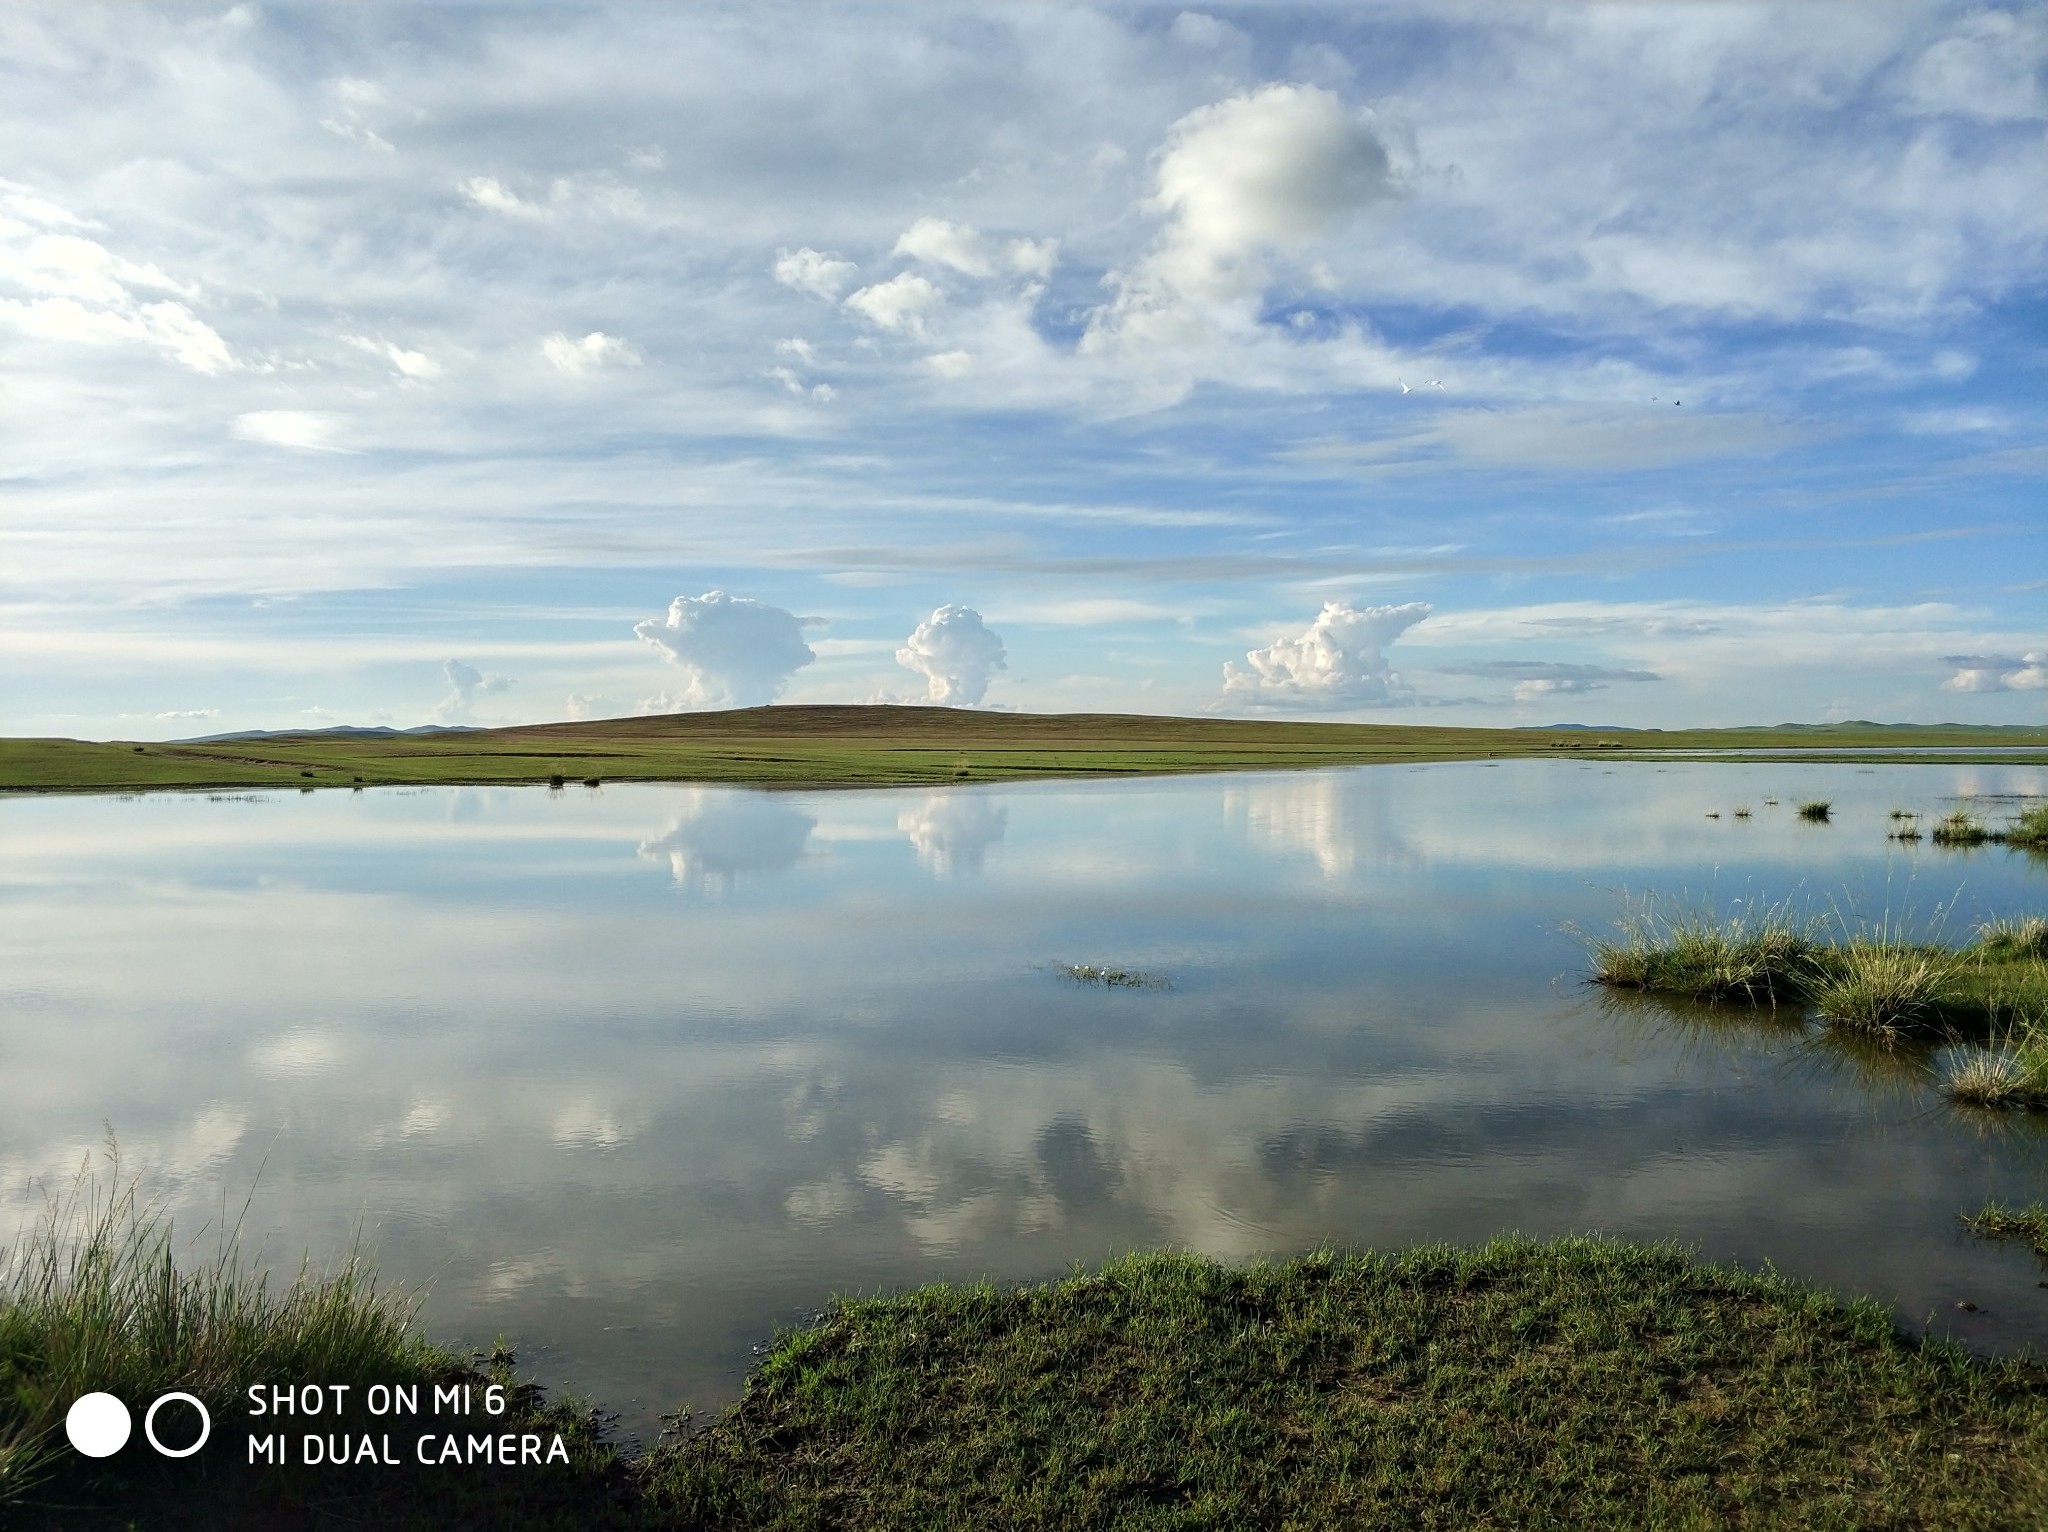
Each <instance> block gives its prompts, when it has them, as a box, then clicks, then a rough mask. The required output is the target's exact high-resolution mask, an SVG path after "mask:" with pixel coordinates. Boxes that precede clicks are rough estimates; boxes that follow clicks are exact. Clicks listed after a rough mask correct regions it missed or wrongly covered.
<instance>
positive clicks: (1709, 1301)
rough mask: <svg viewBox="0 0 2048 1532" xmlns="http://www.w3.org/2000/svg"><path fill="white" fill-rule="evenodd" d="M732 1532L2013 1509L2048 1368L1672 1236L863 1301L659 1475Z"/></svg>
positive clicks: (1818, 1523) (2030, 1500)
mask: <svg viewBox="0 0 2048 1532" xmlns="http://www.w3.org/2000/svg"><path fill="white" fill-rule="evenodd" d="M648 1492H649V1501H650V1505H651V1507H652V1508H653V1509H655V1510H657V1511H659V1512H661V1513H662V1514H664V1515H666V1516H670V1517H673V1518H674V1519H675V1520H676V1521H678V1522H681V1523H683V1524H698V1523H704V1524H713V1525H719V1526H731V1527H767V1526H789V1527H798V1526H803V1527H810V1526H819V1527H822V1526H834V1527H854V1528H877V1529H879V1528H894V1527H908V1526H935V1527H936V1526H1005V1527H1097V1526H1131V1527H1245V1526H1268V1527H1283V1526H1294V1527H1304V1528H1311V1527H1331V1526H1346V1527H1389V1528H1392V1527H1402V1528H1409V1527H1459V1528H1463V1527H1475V1526H1494V1527H1519V1526H1531V1527H1533V1526H1570V1527H1575V1528H1604V1527H1615V1528H1623V1527H1626V1528H1644V1527H1656V1526H1663V1527H1705V1526H1716V1527H1724V1526H1725V1527H1798V1528H1814V1527H1852V1526H1853V1527H1866V1528H1874V1527H1932V1526H1940V1527H1953V1528H1963V1527H2015V1526H2029V1525H2038V1524H2040V1522H2041V1520H2042V1518H2044V1517H2048V1377H2044V1375H2043V1373H2042V1371H2041V1369H2040V1368H2038V1367H2029V1366H2024V1365H2017V1364H2008V1365H1986V1364H1983V1363H1979V1362H1976V1361H1973V1360H1970V1359H1969V1358H1967V1357H1966V1356H1965V1355H1963V1354H1962V1353H1960V1352H1959V1351H1955V1350H1952V1349H1948V1348H1946V1347H1941V1346H1922V1345H1918V1344H1916V1343H1914V1342H1913V1341H1911V1340H1909V1339H1907V1338H1906V1337H1904V1336H1903V1335H1902V1334H1900V1333H1899V1332H1898V1331H1897V1330H1896V1329H1895V1328H1894V1326H1893V1324H1892V1322H1891V1320H1890V1318H1889V1316H1888V1315H1886V1314H1885V1313H1884V1312H1883V1311H1881V1310H1879V1309H1877V1308H1874V1307H1871V1306H1868V1305H1851V1306H1847V1307H1844V1306H1842V1305H1840V1304H1838V1303H1837V1302H1835V1301H1834V1300H1833V1299H1831V1298H1827V1297H1825V1296H1821V1295H1818V1294H1815V1293H1813V1292H1810V1291H1808V1290H1806V1289H1803V1288H1801V1287H1798V1286H1796V1285H1795V1284H1792V1283H1789V1282H1786V1281H1782V1280H1779V1279H1776V1278H1772V1277H1756V1276H1749V1275H1744V1274H1742V1273H1739V1272H1734V1271H1729V1270H1724V1269H1719V1268H1714V1267H1709V1266H1702V1265H1698V1264H1696V1263H1694V1262H1692V1261H1690V1260H1688V1259H1687V1258H1686V1257H1685V1256H1684V1255H1683V1254H1682V1253H1680V1252H1678V1251H1676V1250H1672V1249H1668V1248H1642V1247H1631V1246H1626V1245H1618V1244H1610V1243H1605V1242H1599V1241H1587V1240H1570V1241H1564V1242H1561V1243H1556V1244H1534V1243H1525V1242H1519V1241H1507V1242H1501V1243H1497V1244H1494V1245H1490V1246H1488V1247H1486V1248H1484V1249H1482V1250H1476V1251H1457V1250H1450V1249H1421V1250H1411V1251H1408V1252H1405V1253H1402V1254H1399V1255H1393V1256H1377V1255H1362V1256H1342V1255H1317V1256H1311V1257H1308V1258H1306V1259H1303V1260H1299V1261H1295V1262H1292V1263H1289V1264H1287V1265H1280V1266H1260V1267H1253V1268H1250V1269H1231V1268H1226V1267H1222V1266H1218V1265H1215V1264H1213V1263H1211V1262H1208V1261H1204V1260H1200V1259H1197V1258H1195V1257H1191V1256H1181V1255H1149V1256H1136V1257H1132V1258H1129V1259H1126V1260H1121V1261H1117V1262H1113V1263H1112V1264H1110V1265H1109V1266H1107V1267H1105V1268H1104V1269H1103V1270H1102V1271H1101V1272H1100V1273H1099V1274H1097V1275H1092V1276H1077V1277H1074V1278H1070V1279H1068V1280H1066V1281H1063V1282H1056V1283H1051V1284H1048V1285H1045V1286H1042V1287H1033V1288H1024V1289H1014V1290H998V1289H995V1288H991V1287H987V1286H969V1287H954V1288H944V1287H941V1288H928V1289H925V1290H922V1291H920V1292H916V1293H911V1294H908V1295H905V1296H903V1297H900V1298H890V1299H883V1300H876V1301H867V1302H854V1303H847V1304H844V1305H842V1306H840V1307H839V1308H837V1309H836V1310H834V1312H833V1313H832V1314H831V1315H830V1316H829V1317H828V1318H827V1320H826V1321H825V1322H824V1323H823V1324H822V1325H821V1326H819V1327H818V1328H816V1329H814V1330H808V1331H803V1332H799V1333H797V1334H793V1335H788V1336H785V1337H784V1338H783V1339H782V1340H781V1341H780V1342H779V1343H778V1345H777V1346H776V1347H775V1349H774V1350H773V1352H772V1353H771V1354H770V1356H769V1357H768V1359H767V1360H766V1361H765V1362H764V1363H763V1365H762V1367H761V1368H760V1370H759V1372H758V1373H757V1374H756V1376H755V1379H754V1381H753V1383H752V1385H751V1386H750V1389H749V1392H748V1394H747V1397H746V1399H745V1400H744V1401H743V1402H742V1403H741V1404H740V1405H738V1406H736V1407H735V1408H734V1409H733V1410H731V1411H730V1412H728V1413H727V1415H726V1416H725V1417H724V1418H723V1419H722V1420H721V1421H720V1422H719V1423H718V1424H717V1426H716V1427H714V1428H713V1429H712V1430H711V1431H709V1432H708V1433H706V1434H705V1435H703V1436H701V1437H699V1438H697V1439H695V1440H693V1441H691V1442H690V1443H688V1444H686V1445H685V1446H684V1447H683V1448H682V1449H681V1450H680V1451H678V1452H675V1453H673V1454H671V1455H668V1456H667V1457H665V1458H664V1459H662V1460H661V1461H660V1462H658V1463H656V1464H654V1465H651V1469H650V1473H649V1478H648Z"/></svg>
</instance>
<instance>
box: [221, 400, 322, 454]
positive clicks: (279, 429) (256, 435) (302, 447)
mask: <svg viewBox="0 0 2048 1532" xmlns="http://www.w3.org/2000/svg"><path fill="white" fill-rule="evenodd" d="M232 429H233V432H234V434H235V435H236V436H238V437H240V438H241V439H242V440H243V441H246V442H262V443H264V444H265V445H266V446H271V447H291V448H293V449H295V450H297V451H299V452H346V451H347V450H348V449H347V448H346V447H344V446H342V445H341V443H340V441H338V440H337V437H338V436H339V435H340V431H341V418H340V417H339V416H337V415H329V414H325V413H323V412H322V411H319V410H250V411H249V412H248V413H247V414H244V415H237V416H236V417H235V423H234V426H233V427H232Z"/></svg>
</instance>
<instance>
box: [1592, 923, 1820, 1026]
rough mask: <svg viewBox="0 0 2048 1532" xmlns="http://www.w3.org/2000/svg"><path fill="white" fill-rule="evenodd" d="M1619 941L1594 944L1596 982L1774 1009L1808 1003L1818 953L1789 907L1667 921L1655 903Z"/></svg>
mask: <svg viewBox="0 0 2048 1532" xmlns="http://www.w3.org/2000/svg"><path fill="white" fill-rule="evenodd" d="M1621 933H1622V934H1621V938H1620V939H1619V940H1596V941H1595V942H1594V943H1593V977H1594V979H1595V980H1596V981H1597V982H1599V983H1601V984H1607V985H1612V986H1613V987H1615V988H1617V989H1644V990H1659V991H1663V992H1666V993H1671V994H1681V995H1689V996H1691V997H1692V998H1693V999H1695V1000H1746V1001H1748V1002H1750V1003H1751V1004H1765V1005H1776V1004H1779V1003H1780V1002H1790V1001H1794V1000H1797V999H1800V998H1802V995H1803V990H1802V981H1801V973H1802V970H1803V967H1804V965H1805V963H1806V961H1807V959H1808V958H1809V957H1810V956H1811V954H1812V953H1813V950H1814V942H1813V937H1812V934H1811V930H1810V927H1808V926H1804V925H1802V924H1800V923H1798V922H1795V921H1794V920H1793V919H1792V917H1791V914H1790V912H1789V910H1788V909H1787V908H1786V907H1785V906H1783V905H1772V906H1767V907H1764V908H1762V909H1754V910H1745V911H1744V912H1743V913H1741V914H1739V915H1736V916H1734V917H1733V918H1731V919H1729V920H1727V921H1715V920H1713V919H1712V918H1711V917H1708V916H1705V915H1701V914H1698V913H1688V914H1685V915H1681V916H1678V917H1676V918H1669V919H1667V918H1665V917H1664V916H1663V915H1661V913H1660V912H1659V911H1658V910H1657V908H1656V905H1655V903H1654V901H1646V902H1645V903H1644V904H1643V906H1642V907H1641V908H1640V909H1638V910H1637V911H1635V912H1634V913H1633V914H1631V915H1630V916H1628V917H1627V918H1625V919H1624V920H1623V921H1622V922H1621Z"/></svg>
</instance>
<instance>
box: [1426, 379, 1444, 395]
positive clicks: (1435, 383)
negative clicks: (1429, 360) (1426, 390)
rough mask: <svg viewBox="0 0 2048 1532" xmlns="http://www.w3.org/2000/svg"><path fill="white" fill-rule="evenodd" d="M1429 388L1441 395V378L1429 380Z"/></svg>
mask: <svg viewBox="0 0 2048 1532" xmlns="http://www.w3.org/2000/svg"><path fill="white" fill-rule="evenodd" d="M1429 386H1430V387H1431V388H1433V389H1435V390H1436V391H1437V392H1438V393H1442V392H1443V391H1444V385H1443V380H1442V379H1441V378H1431V379H1430V380H1429Z"/></svg>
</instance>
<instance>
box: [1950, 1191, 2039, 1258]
mask: <svg viewBox="0 0 2048 1532" xmlns="http://www.w3.org/2000/svg"><path fill="white" fill-rule="evenodd" d="M1961 1216H1962V1220H1963V1226H1964V1227H1965V1228H1967V1229H1968V1230H1969V1231H1970V1232H1971V1233H1972V1234H1974V1235H1976V1236H1977V1237H1978V1238H1979V1239H2015V1240H2023V1241H2025V1242H2026V1243H2027V1244H2029V1245H2031V1246H2033V1247H2034V1254H2036V1255H2038V1256H2041V1257H2043V1258H2048V1204H2042V1203H2039V1202H2036V1203H2034V1204H2033V1205H2032V1206H2031V1207H2023V1208H2009V1207H2002V1206H2000V1205H1999V1204H1998V1203H1996V1202H1990V1203H1986V1204H1985V1205H1984V1208H1983V1211H1981V1212H1977V1213H1964V1214H1962V1215H1961Z"/></svg>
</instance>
